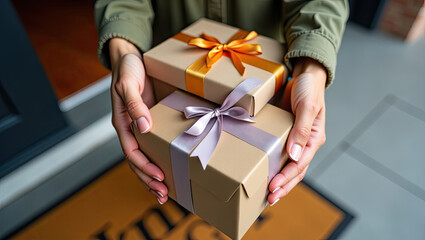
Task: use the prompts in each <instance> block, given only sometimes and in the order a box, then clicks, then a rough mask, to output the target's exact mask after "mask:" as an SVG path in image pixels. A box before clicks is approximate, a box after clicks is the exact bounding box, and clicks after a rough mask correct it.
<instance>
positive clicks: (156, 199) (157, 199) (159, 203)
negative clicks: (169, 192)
mask: <svg viewBox="0 0 425 240" xmlns="http://www.w3.org/2000/svg"><path fill="white" fill-rule="evenodd" d="M156 200H158V202H159V204H161V205H162V204H164V203H163V202H161V201H160V200H159V198H156Z"/></svg>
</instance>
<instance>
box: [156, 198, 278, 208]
mask: <svg viewBox="0 0 425 240" xmlns="http://www.w3.org/2000/svg"><path fill="white" fill-rule="evenodd" d="M279 200H280V198H278V199H276V200H274V202H273V203H272V204H270V207H272V206H273V205H275V204H276V203H277V202H279ZM158 201H159V200H158Z"/></svg>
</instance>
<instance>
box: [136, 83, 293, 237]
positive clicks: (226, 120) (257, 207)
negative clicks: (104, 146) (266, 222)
mask: <svg viewBox="0 0 425 240" xmlns="http://www.w3.org/2000/svg"><path fill="white" fill-rule="evenodd" d="M249 80H251V79H248V80H246V81H244V83H246V82H248V81H249ZM256 80H258V79H256ZM257 83H258V84H260V83H261V81H260V80H258V82H257ZM240 85H242V84H240ZM238 88H239V86H238V87H237V89H235V91H236V90H238ZM176 105H177V106H176ZM186 106H203V107H208V108H211V109H215V110H213V111H212V114H213V115H214V114H215V112H216V111H217V108H216V107H217V106H215V104H213V103H211V102H208V101H206V100H204V99H201V98H199V97H196V96H194V95H191V94H188V93H185V92H182V91H175V92H174V93H172V94H171V95H169V96H168V97H166V98H165V99H163V100H162V101H161V102H159V103H158V104H157V105H155V106H154V107H152V108H151V109H150V113H151V116H152V122H153V127H152V129H151V131H150V132H149V133H146V134H141V133H140V131H139V130H138V129H137V128H136V126H135V125H133V124H132V129H133V133H134V134H135V137H136V139H137V142H138V143H139V147H140V149H141V150H142V151H143V152H144V153H145V154H146V155H147V157H148V158H149V159H150V160H151V161H152V162H153V163H155V164H156V165H157V166H158V167H160V168H161V169H162V171H163V172H164V175H165V179H164V183H165V184H166V185H167V187H168V195H169V197H171V198H172V199H174V200H176V201H177V202H178V203H180V204H181V205H182V206H184V207H186V208H187V209H188V210H190V211H192V212H194V213H195V214H196V215H198V216H200V217H201V218H203V219H204V220H206V221H207V222H208V223H210V224H212V225H214V226H215V227H217V228H218V229H219V230H221V231H222V232H223V233H225V234H226V235H228V236H229V237H231V238H233V239H240V238H242V236H243V235H244V233H245V232H246V231H247V230H248V229H249V227H250V226H251V224H252V223H253V222H254V221H255V220H256V219H257V217H258V216H259V215H260V213H261V212H262V210H263V209H264V207H265V206H266V203H267V200H266V197H267V193H268V183H269V181H270V180H271V179H272V177H273V176H274V175H275V174H277V173H278V172H279V171H280V170H281V168H282V166H283V164H284V163H285V162H286V161H287V159H288V157H287V154H286V151H285V142H286V139H287V137H288V133H289V131H290V129H291V127H292V124H293V120H294V117H293V115H292V114H291V113H289V112H286V111H284V110H282V109H280V108H277V107H275V106H273V105H270V104H267V105H266V106H264V108H263V109H262V110H261V112H260V113H259V114H258V115H257V116H256V117H255V119H254V121H255V122H253V123H250V122H245V121H238V120H234V119H231V118H230V117H227V116H224V117H223V121H222V122H223V125H222V126H223V130H222V131H221V136H220V137H219V140H218V143H217V146H216V147H215V149H214V146H212V148H213V152H212V155H211V156H210V158H208V159H209V161H208V163H207V164H205V163H201V162H200V161H201V157H198V156H193V155H194V153H195V151H197V150H198V149H199V148H200V146H201V145H202V144H203V143H205V141H207V138H208V136H210V134H217V133H216V132H214V126H216V125H215V123H217V121H215V123H214V121H213V120H211V121H209V124H208V126H210V125H211V124H212V123H214V125H213V127H212V128H211V130H210V132H208V129H207V130H205V131H203V135H200V136H198V137H195V136H191V135H189V134H187V133H185V131H186V130H187V129H189V127H191V126H192V125H193V124H194V122H196V121H197V119H193V118H190V119H187V118H186V117H185V114H184V113H183V112H182V111H183V109H184V107H186ZM184 111H186V113H187V109H186V110H184ZM232 111H237V110H230V112H232ZM246 115H247V116H248V117H249V114H248V113H247V112H246ZM199 121H200V120H199ZM199 121H198V122H197V123H199ZM229 124H230V125H229ZM231 124H236V125H237V126H236V127H237V131H236V133H235V132H234V131H233V130H234V129H230V128H232V127H234V126H233V125H231ZM208 126H207V128H208ZM238 127H239V128H240V129H238ZM191 129H192V128H191ZM229 129H230V130H229ZM232 131H233V132H232ZM238 131H239V132H238ZM206 133H208V135H207V136H205V134H206ZM186 138H191V139H195V138H197V139H195V141H194V142H191V141H189V143H188V142H183V143H181V142H180V143H179V144H180V146H177V153H176V147H175V146H176V144H175V143H176V142H177V141H180V140H182V139H183V140H184V139H186ZM198 142H200V143H199V144H198ZM208 144H209V143H207V145H208ZM258 144H260V145H261V144H263V145H264V144H266V145H267V146H260V147H259V146H257V145H258ZM208 146H209V145H208ZM202 147H204V146H202ZM185 148H186V149H188V150H187V152H183V154H182V151H183V150H182V151H179V150H181V149H185ZM193 148H196V150H194V149H193ZM260 148H262V149H260ZM201 151H202V150H201ZM189 153H191V154H189ZM189 155H192V156H189ZM199 156H200V155H199ZM272 160H273V161H272ZM203 164H204V165H203ZM205 166H206V168H205V169H204V167H205ZM187 201H188V202H187Z"/></svg>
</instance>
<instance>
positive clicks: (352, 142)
mask: <svg viewBox="0 0 425 240" xmlns="http://www.w3.org/2000/svg"><path fill="white" fill-rule="evenodd" d="M338 57H339V61H338V67H337V78H336V80H335V83H334V84H333V85H332V86H331V87H330V89H328V90H327V93H326V104H327V139H328V140H327V142H326V144H325V145H324V146H323V147H322V148H321V149H320V151H319V152H318V154H316V158H315V159H314V160H313V162H312V164H311V168H310V169H311V170H310V172H309V173H307V179H308V180H310V181H311V182H313V183H314V184H315V185H316V186H318V187H319V188H320V189H322V190H323V191H324V193H325V194H328V195H329V196H330V197H334V198H335V200H337V201H339V202H340V203H341V204H342V205H343V206H346V207H347V208H348V209H350V210H351V211H352V212H353V213H354V215H355V219H354V221H353V223H352V224H351V226H350V227H349V228H348V230H347V231H346V232H344V233H343V235H342V237H343V238H345V239H365V238H366V239H425V146H424V145H425V37H423V38H422V39H420V40H419V41H417V42H415V43H411V44H407V43H404V42H402V41H401V40H399V39H398V38H395V37H392V36H390V35H387V34H385V33H381V32H379V31H374V32H370V31H368V30H365V29H363V28H361V27H358V26H356V25H353V24H349V25H348V26H347V30H346V33H345V35H344V39H343V42H342V45H341V49H340V52H339V56H338Z"/></svg>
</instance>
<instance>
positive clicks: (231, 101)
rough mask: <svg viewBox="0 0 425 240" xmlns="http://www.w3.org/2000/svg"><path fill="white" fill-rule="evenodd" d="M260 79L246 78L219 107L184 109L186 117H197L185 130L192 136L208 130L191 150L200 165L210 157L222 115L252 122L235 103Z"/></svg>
mask: <svg viewBox="0 0 425 240" xmlns="http://www.w3.org/2000/svg"><path fill="white" fill-rule="evenodd" d="M261 83H262V81H261V80H260V79H258V78H248V79H246V80H244V81H243V82H242V83H240V84H239V85H238V86H236V88H235V89H233V91H232V92H231V93H230V94H229V95H228V96H227V97H226V99H225V100H224V102H223V104H222V105H221V106H220V107H219V108H215V109H212V108H208V107H199V106H188V107H186V108H185V109H184V114H185V116H186V118H195V117H199V119H198V120H197V121H196V122H195V123H194V124H193V125H192V126H191V127H190V128H189V129H187V130H186V131H185V133H187V134H189V135H192V136H199V135H201V134H202V133H203V132H204V131H208V133H207V135H206V136H205V137H204V139H203V140H202V141H201V142H200V143H199V144H198V146H197V147H196V148H195V149H194V150H193V151H192V153H191V155H190V156H191V157H194V156H197V157H199V160H200V161H201V164H202V167H203V168H204V169H205V168H206V167H207V164H208V161H209V160H210V158H211V155H212V154H213V152H214V150H215V148H216V146H217V144H218V140H219V139H220V136H221V131H222V129H223V123H224V122H225V118H224V117H230V118H233V119H236V120H239V121H245V122H254V120H253V119H252V118H251V117H250V115H249V113H248V111H247V110H245V109H244V108H241V107H237V106H233V105H235V104H236V103H237V102H238V101H239V100H240V99H241V98H242V97H243V96H244V95H245V94H247V93H248V92H250V91H251V90H253V89H254V88H256V87H258V86H260V85H261ZM211 120H213V121H214V124H213V125H212V127H210V128H209V129H207V126H211V124H210V125H208V123H209V122H210V121H211Z"/></svg>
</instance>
